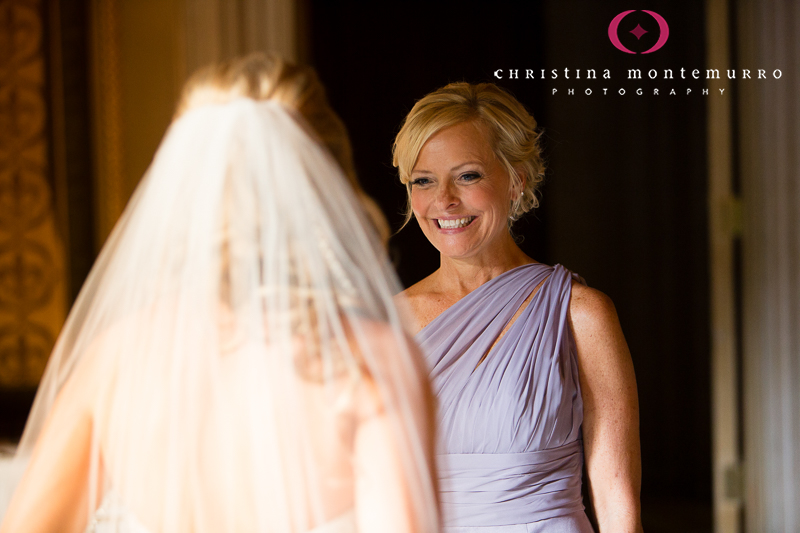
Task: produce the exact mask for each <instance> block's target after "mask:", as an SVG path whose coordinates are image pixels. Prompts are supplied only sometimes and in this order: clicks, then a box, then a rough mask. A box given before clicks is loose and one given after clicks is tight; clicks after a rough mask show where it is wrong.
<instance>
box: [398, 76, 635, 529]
mask: <svg viewBox="0 0 800 533" xmlns="http://www.w3.org/2000/svg"><path fill="white" fill-rule="evenodd" d="M538 142H539V133H538V132H537V130H536V122H535V120H534V119H533V117H532V116H531V115H530V114H529V113H528V112H527V111H526V110H525V108H524V107H523V106H522V105H521V104H520V103H519V102H518V101H517V100H515V99H514V98H513V97H512V96H511V95H510V94H508V93H507V92H506V91H504V90H502V89H500V88H498V87H496V86H495V85H492V84H479V85H471V84H468V83H454V84H451V85H448V86H446V87H443V88H441V89H439V90H437V91H434V92H433V93H431V94H428V95H427V96H425V97H424V98H422V99H421V100H420V101H418V102H417V104H416V105H415V106H414V107H413V109H412V110H411V112H410V113H409V114H408V116H407V117H406V119H405V122H404V124H403V126H402V129H401V130H400V132H399V133H398V135H397V138H396V141H395V145H394V164H395V166H396V167H397V168H398V169H399V173H400V179H401V181H402V182H403V183H404V184H406V186H407V190H408V198H409V208H408V217H407V221H408V220H410V219H411V218H415V219H416V220H417V222H418V223H419V225H420V227H421V228H422V231H423V233H424V234H425V236H426V237H427V238H428V240H429V241H430V242H431V244H433V245H434V246H435V247H436V248H437V249H438V250H439V252H440V257H441V260H440V266H439V268H438V269H437V270H436V271H435V272H433V273H432V274H430V275H429V276H428V277H426V278H425V279H423V280H422V281H420V282H419V283H417V284H415V285H413V286H412V287H410V288H408V289H407V290H406V291H405V292H404V293H403V295H402V296H401V297H400V300H401V301H402V302H404V304H406V305H409V306H410V312H411V315H412V317H413V319H414V321H415V331H416V339H417V341H418V342H419V343H420V346H421V348H422V350H423V352H424V354H425V357H426V358H427V361H428V367H429V371H430V376H431V380H432V385H433V389H434V393H435V395H436V396H437V398H438V416H437V432H438V439H437V440H438V445H437V454H438V455H437V463H438V468H439V486H440V489H441V492H440V501H441V504H442V513H443V519H444V526H445V528H444V530H445V531H447V532H449V533H450V532H452V533H462V532H463V533H467V532H478V531H491V532H493V533H501V532H508V533H512V532H515V533H517V532H518V533H523V532H525V533H532V532H555V531H557V532H559V533H588V532H591V531H592V526H591V524H590V523H589V521H588V519H587V517H586V515H585V513H584V505H583V502H582V497H581V486H582V483H588V488H589V493H590V495H591V500H592V504H593V506H594V510H595V512H596V516H597V520H598V525H599V528H600V531H601V532H615V533H621V532H631V533H633V532H636V531H640V530H641V525H640V518H639V488H640V477H641V474H640V468H641V467H640V454H639V434H638V404H637V395H636V382H635V378H634V373H633V366H632V363H631V358H630V354H629V353H628V348H627V345H626V343H625V338H624V337H623V335H622V330H621V328H620V325H619V321H618V319H617V315H616V312H615V311H614V306H613V304H612V303H611V301H610V300H609V299H608V297H606V296H605V295H603V294H602V293H600V292H599V291H597V290H595V289H592V288H589V287H587V286H586V285H585V284H584V283H583V282H582V280H581V279H580V278H579V277H578V276H577V275H576V274H573V273H571V272H570V271H568V270H567V269H565V268H564V267H562V266H561V265H556V266H555V267H552V266H548V265H545V264H542V263H538V262H536V261H535V260H533V259H532V258H530V257H528V256H527V255H525V254H524V253H523V252H522V250H520V248H519V247H518V246H517V245H516V243H515V242H514V239H513V238H512V235H511V233H510V228H511V225H512V224H513V222H514V221H515V220H516V219H517V218H519V217H520V216H521V215H522V214H524V213H525V212H526V211H528V210H530V209H532V208H534V207H536V205H537V202H538V200H537V187H538V186H539V184H540V182H541V180H542V175H543V172H544V165H543V163H542V159H541V155H540V152H539V144H538ZM584 457H585V462H586V471H587V473H588V479H586V480H584V479H582V474H581V471H582V468H583V465H584Z"/></svg>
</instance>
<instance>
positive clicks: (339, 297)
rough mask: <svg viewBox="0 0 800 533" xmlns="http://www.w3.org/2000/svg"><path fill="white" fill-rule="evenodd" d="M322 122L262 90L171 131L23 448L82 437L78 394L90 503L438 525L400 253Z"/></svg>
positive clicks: (110, 247) (150, 510) (142, 515)
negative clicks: (396, 268)
mask: <svg viewBox="0 0 800 533" xmlns="http://www.w3.org/2000/svg"><path fill="white" fill-rule="evenodd" d="M313 135H314V134H313V133H310V129H309V128H307V127H306V126H305V124H304V122H303V121H302V119H300V118H299V117H297V116H296V115H295V114H293V113H292V112H291V111H289V110H288V109H287V108H285V107H283V106H282V105H280V104H277V103H274V102H270V101H255V100H252V99H248V98H239V99H236V100H233V101H231V102H228V103H223V104H212V105H205V106H202V107H199V108H196V109H193V110H191V111H188V112H187V113H185V114H184V115H183V116H181V117H180V118H179V119H177V120H176V121H175V122H174V123H173V125H172V126H171V127H170V129H169V131H168V132H167V134H166V136H165V138H164V140H163V142H162V145H161V147H160V148H159V151H158V153H157V154H156V156H155V159H154V161H153V163H152V166H151V167H150V169H149V170H148V173H147V175H146V176H145V178H144V179H143V181H142V183H141V184H140V186H139V188H138V189H137V191H136V193H135V194H134V197H133V199H132V200H131V202H130V204H129V206H128V208H127V209H126V211H125V214H124V215H123V217H122V219H121V221H120V222H119V224H118V225H117V227H116V228H115V230H114V232H113V234H112V236H111V237H110V239H109V241H108V243H107V244H106V246H105V247H104V249H103V251H102V253H101V255H100V257H99V259H98V261H97V263H96V265H95V267H94V269H93V270H92V272H91V274H90V276H89V278H88V280H87V282H86V284H85V286H84V288H83V290H82V292H81V294H80V296H79V298H78V300H77V302H76V304H75V306H74V308H73V309H72V312H71V313H70V316H69V318H68V320H67V323H66V325H65V327H64V329H63V332H62V334H61V336H60V338H59V341H58V343H57V345H56V349H55V351H54V352H53V355H52V356H51V360H50V362H49V365H48V368H47V371H46V373H45V377H44V379H43V381H42V384H41V387H40V389H39V392H38V394H37V397H36V401H35V403H34V407H33V410H32V412H31V416H30V418H29V421H28V425H27V426H26V429H25V433H24V435H23V438H22V441H21V443H20V447H19V452H18V453H19V455H20V456H21V457H23V458H25V457H27V456H29V455H30V454H31V453H32V451H33V450H34V447H35V445H36V447H39V446H44V447H46V446H47V443H46V442H43V443H40V444H36V443H37V440H38V437H39V435H40V433H42V428H43V427H47V426H48V425H59V424H60V425H61V426H63V427H65V428H67V429H66V430H65V431H68V426H69V425H70V424H72V422H73V421H72V420H71V419H70V417H66V416H62V415H60V414H59V407H58V403H59V402H69V403H70V405H79V406H86V408H87V409H88V412H89V413H90V416H91V437H90V451H89V452H87V453H88V454H89V463H88V464H89V465H90V466H89V470H88V472H89V474H88V480H87V481H86V490H87V494H88V500H87V504H88V510H89V511H88V512H89V513H91V512H93V511H94V509H95V508H96V506H97V505H98V503H99V502H101V501H103V500H104V499H105V498H107V496H108V494H113V495H114V498H116V499H117V500H118V501H119V502H121V505H123V506H124V507H125V508H126V509H128V510H129V511H130V512H131V514H133V515H135V516H136V517H137V519H139V520H140V521H141V523H142V524H144V525H145V526H146V527H147V528H148V529H149V530H151V531H153V532H154V533H155V532H162V531H163V532H171V533H172V532H189V531H191V532H195V533H201V532H206V531H208V532H215V533H216V532H228V531H269V532H287V533H288V532H292V533H294V532H303V531H309V530H312V529H314V528H316V527H320V526H324V525H325V524H326V523H330V522H331V521H333V520H335V519H336V518H337V517H342V516H346V515H347V514H348V513H351V512H354V513H355V517H356V522H357V523H358V524H359V526H360V527H361V528H362V530H363V531H367V530H369V529H370V528H374V530H375V531H393V530H394V529H393V528H394V527H398V528H399V527H401V525H402V523H403V522H404V521H405V522H407V524H408V528H410V529H407V530H413V531H419V532H427V531H434V530H436V527H437V510H436V503H435V501H436V500H435V498H436V496H435V488H434V487H433V482H432V476H431V470H432V458H431V455H430V453H431V441H432V435H431V432H432V429H431V427H430V404H429V402H430V400H429V398H430V397H429V394H428V390H427V386H426V384H425V380H426V372H425V371H424V369H423V368H422V366H421V365H422V363H421V361H420V360H419V357H418V354H417V352H416V349H415V348H414V347H413V345H412V344H411V343H410V342H409V340H408V337H407V336H406V334H405V333H404V329H403V327H402V325H401V322H400V319H399V317H398V314H397V311H396V310H395V308H394V306H393V304H392V295H393V294H395V293H396V292H398V290H399V286H398V284H397V282H396V280H395V276H394V273H393V271H392V270H391V268H390V266H389V265H388V262H387V259H386V257H385V253H384V251H383V248H382V245H381V243H380V241H379V239H378V237H377V235H375V233H374V231H372V229H371V228H370V224H369V222H368V219H367V217H366V216H365V214H364V213H363V211H362V209H361V207H360V203H359V201H358V199H357V197H356V195H355V194H354V193H353V191H352V189H351V188H350V186H348V184H347V181H346V179H345V177H344V176H343V174H342V172H341V170H340V168H339V167H338V166H337V164H336V163H335V162H334V161H333V159H332V158H331V157H330V155H329V154H328V153H327V152H326V151H325V150H324V149H323V148H321V147H320V146H319V144H318V142H317V141H316V140H315V138H314V137H313ZM57 398H58V399H57ZM65 398H66V399H65ZM51 411H55V413H54V414H53V415H52V416H51ZM63 412H71V411H69V410H68V409H66V408H64V411H63ZM74 412H81V410H80V409H77V410H76V411H74ZM46 434H47V431H46V430H45V436H46ZM45 440H46V439H42V441H45ZM34 453H38V452H34ZM43 453H44V452H43ZM31 483H33V482H31ZM381 521H385V524H384V525H383V526H381V525H380V524H381ZM398 524H400V525H398Z"/></svg>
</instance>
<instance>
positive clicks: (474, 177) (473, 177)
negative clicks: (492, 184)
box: [461, 172, 481, 181]
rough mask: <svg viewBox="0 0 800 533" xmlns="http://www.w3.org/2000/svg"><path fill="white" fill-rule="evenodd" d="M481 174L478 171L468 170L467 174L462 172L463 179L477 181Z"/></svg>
mask: <svg viewBox="0 0 800 533" xmlns="http://www.w3.org/2000/svg"><path fill="white" fill-rule="evenodd" d="M480 177H481V175H480V174H478V173H477V172H467V173H466V174H461V179H462V180H463V181H475V180H477V179H480Z"/></svg>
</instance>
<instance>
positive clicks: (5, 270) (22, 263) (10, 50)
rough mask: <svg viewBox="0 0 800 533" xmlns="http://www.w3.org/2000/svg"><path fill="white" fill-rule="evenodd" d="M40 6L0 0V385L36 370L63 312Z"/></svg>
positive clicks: (17, 382)
mask: <svg viewBox="0 0 800 533" xmlns="http://www.w3.org/2000/svg"><path fill="white" fill-rule="evenodd" d="M43 37H44V23H43V6H42V2H41V1H37V0H0V387H2V388H31V387H35V386H36V385H37V384H38V382H39V379H40V378H41V375H42V372H43V370H44V367H45V364H46V363H47V358H48V356H49V355H50V351H51V350H52V348H53V343H54V342H55V339H56V337H57V335H58V332H59V330H60V329H61V326H62V324H63V322H64V318H65V314H66V311H65V307H66V302H65V279H64V268H63V266H64V251H63V245H62V240H61V238H60V236H59V234H58V232H57V231H56V224H55V213H54V208H53V194H52V193H53V187H52V182H51V180H49V179H48V173H49V151H48V138H47V124H48V105H47V98H46V76H45V73H46V67H45V65H46V61H45V49H44V46H43Z"/></svg>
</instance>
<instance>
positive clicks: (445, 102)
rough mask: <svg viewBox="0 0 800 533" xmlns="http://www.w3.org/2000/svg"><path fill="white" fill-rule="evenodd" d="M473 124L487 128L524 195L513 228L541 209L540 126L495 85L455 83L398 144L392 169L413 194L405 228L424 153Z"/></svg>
mask: <svg viewBox="0 0 800 533" xmlns="http://www.w3.org/2000/svg"><path fill="white" fill-rule="evenodd" d="M468 121H476V122H478V123H479V124H481V125H483V126H484V130H485V131H486V132H487V134H488V136H489V142H490V143H491V145H492V151H493V152H494V154H495V156H496V157H497V159H498V161H500V163H501V164H502V165H503V167H504V168H505V169H506V171H507V172H508V175H509V176H510V177H511V180H512V183H513V185H514V188H515V189H516V190H517V191H520V194H517V195H515V197H514V199H513V200H512V202H511V206H510V210H509V226H510V225H511V224H512V223H513V222H514V221H515V220H517V219H519V218H520V217H521V216H522V215H524V214H525V213H527V212H528V211H530V210H531V209H534V208H536V207H538V206H539V199H538V189H539V186H540V185H541V183H542V180H543V179H544V169H545V166H544V161H543V160H542V155H541V150H540V146H539V137H540V135H541V133H540V132H538V131H537V130H536V120H535V119H534V118H533V116H531V114H530V113H528V111H527V110H526V109H525V107H524V106H523V105H522V104H520V103H519V102H518V101H517V99H516V98H514V97H513V96H511V94H509V93H508V92H507V91H505V90H504V89H502V88H500V87H498V86H497V85H495V84H493V83H479V84H470V83H465V82H459V83H451V84H449V85H446V86H445V87H442V88H441V89H438V90H436V91H434V92H432V93H430V94H428V95H426V96H424V97H423V98H422V99H421V100H419V101H418V102H417V103H416V104H415V105H414V107H413V108H412V109H411V112H409V114H408V116H406V119H405V121H404V122H403V126H402V127H401V128H400V132H399V133H398V134H397V137H396V138H395V141H394V145H393V147H392V154H393V161H392V164H393V165H394V166H395V167H397V169H398V171H399V174H400V181H401V182H402V183H403V184H405V186H406V191H407V193H408V207H407V209H406V219H405V222H404V223H403V226H405V225H406V224H408V222H409V221H410V220H411V218H412V217H413V216H414V213H413V211H412V210H411V172H412V170H413V169H414V165H416V163H417V159H418V158H419V153H420V151H422V147H423V146H424V145H425V143H426V142H427V141H428V139H430V138H431V137H432V136H433V135H435V134H436V133H438V132H439V131H441V130H443V129H444V128H448V127H450V126H455V125H456V124H460V123H462V122H468ZM518 170H519V172H518Z"/></svg>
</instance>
